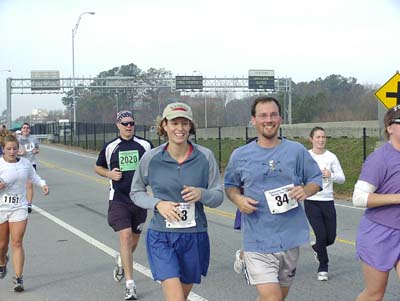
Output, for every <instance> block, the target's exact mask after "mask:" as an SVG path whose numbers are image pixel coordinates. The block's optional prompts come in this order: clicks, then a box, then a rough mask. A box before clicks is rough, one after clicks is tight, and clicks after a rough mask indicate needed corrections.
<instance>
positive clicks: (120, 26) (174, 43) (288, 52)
mask: <svg viewBox="0 0 400 301" xmlns="http://www.w3.org/2000/svg"><path fill="white" fill-rule="evenodd" d="M85 11H94V12H95V13H96V14H95V15H93V16H92V15H84V16H83V17H82V20H81V22H80V24H79V29H78V31H77V34H76V36H75V74H76V76H77V77H78V76H85V77H89V76H96V75H97V74H98V73H99V72H101V71H105V70H108V69H111V68H113V67H117V66H120V65H126V64H129V63H135V64H136V65H137V66H138V67H139V68H141V69H142V70H147V69H148V68H150V67H155V68H165V69H167V70H170V71H172V72H173V74H174V75H192V74H193V71H194V70H196V71H200V72H201V73H202V74H203V76H205V77H214V76H217V77H219V76H221V77H223V76H227V77H230V76H238V77H243V76H247V74H248V70H249V69H273V70H275V75H276V76H278V77H291V78H292V79H293V80H294V81H295V82H300V81H311V80H314V79H316V78H318V77H321V78H325V77H326V76H328V75H330V74H341V75H343V76H345V77H355V78H357V79H358V82H359V83H362V84H365V83H369V84H377V85H382V84H384V83H385V82H386V81H387V80H388V79H389V78H390V77H391V76H392V75H393V74H394V73H395V72H396V70H398V69H400V62H399V60H400V55H399V51H400V39H399V38H398V31H399V27H400V26H399V25H400V1H399V0H379V1H365V0H334V1H321V0H303V1H296V0H291V1H290V0H286V1H285V0H237V1H235V0H201V1H200V0H197V1H195V0H114V1H109V0H85V1H82V0H68V1H67V0H57V1H55V0H36V1H30V0H0V70H2V69H10V70H11V73H8V72H0V110H1V111H2V110H4V109H5V108H6V91H5V80H6V78H7V77H14V78H20V77H24V78H29V77H30V71H31V70H59V71H60V73H61V76H63V77H71V76H72V38H71V32H72V28H73V27H74V26H75V24H76V22H77V20H78V17H79V15H80V14H81V13H82V12H85ZM61 97H62V96H60V95H52V96H43V95H40V96H33V97H32V96H22V95H13V96H12V101H13V105H12V109H13V119H14V118H16V117H18V116H20V115H27V114H30V113H31V111H32V109H34V108H47V109H50V110H54V109H64V107H63V105H62V102H61Z"/></svg>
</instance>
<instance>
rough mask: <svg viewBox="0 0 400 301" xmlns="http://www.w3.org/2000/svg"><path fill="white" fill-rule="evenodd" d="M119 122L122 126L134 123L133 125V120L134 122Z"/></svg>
mask: <svg viewBox="0 0 400 301" xmlns="http://www.w3.org/2000/svg"><path fill="white" fill-rule="evenodd" d="M120 123H121V124H122V125H123V126H128V125H130V126H134V125H135V122H134V121H125V122H123V121H121V122H120Z"/></svg>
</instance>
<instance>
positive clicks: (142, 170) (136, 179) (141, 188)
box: [129, 153, 160, 210]
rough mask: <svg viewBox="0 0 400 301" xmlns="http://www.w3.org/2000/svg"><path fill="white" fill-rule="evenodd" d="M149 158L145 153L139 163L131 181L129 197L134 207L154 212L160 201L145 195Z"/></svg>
mask: <svg viewBox="0 0 400 301" xmlns="http://www.w3.org/2000/svg"><path fill="white" fill-rule="evenodd" d="M150 159H151V156H149V155H148V153H146V154H145V155H144V156H143V157H142V159H141V160H140V162H139V167H138V169H137V170H136V172H135V175H134V176H133V179H132V185H131V192H130V193H129V196H130V198H131V200H132V201H133V202H134V203H135V205H136V206H139V207H141V208H143V209H150V210H154V209H155V206H156V204H157V203H158V202H159V201H160V199H157V198H155V197H152V196H150V195H149V194H148V193H147V186H148V184H149V183H148V173H149V163H150Z"/></svg>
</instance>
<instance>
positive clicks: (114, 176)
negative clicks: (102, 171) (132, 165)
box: [106, 167, 122, 181]
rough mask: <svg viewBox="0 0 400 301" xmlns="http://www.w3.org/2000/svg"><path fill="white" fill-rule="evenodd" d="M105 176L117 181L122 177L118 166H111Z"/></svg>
mask: <svg viewBox="0 0 400 301" xmlns="http://www.w3.org/2000/svg"><path fill="white" fill-rule="evenodd" d="M106 175H107V177H108V178H109V179H111V180H113V181H119V180H121V178H122V172H121V171H120V170H119V168H116V167H115V168H113V169H112V170H110V171H108V172H107V174H106Z"/></svg>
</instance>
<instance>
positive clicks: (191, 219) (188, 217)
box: [166, 203, 196, 228]
mask: <svg viewBox="0 0 400 301" xmlns="http://www.w3.org/2000/svg"><path fill="white" fill-rule="evenodd" d="M177 208H178V209H179V210H180V212H181V220H180V221H175V222H172V223H171V222H169V221H166V227H167V228H191V227H195V226H196V219H195V211H196V206H195V204H188V203H180V205H179V206H178V207H177Z"/></svg>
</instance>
